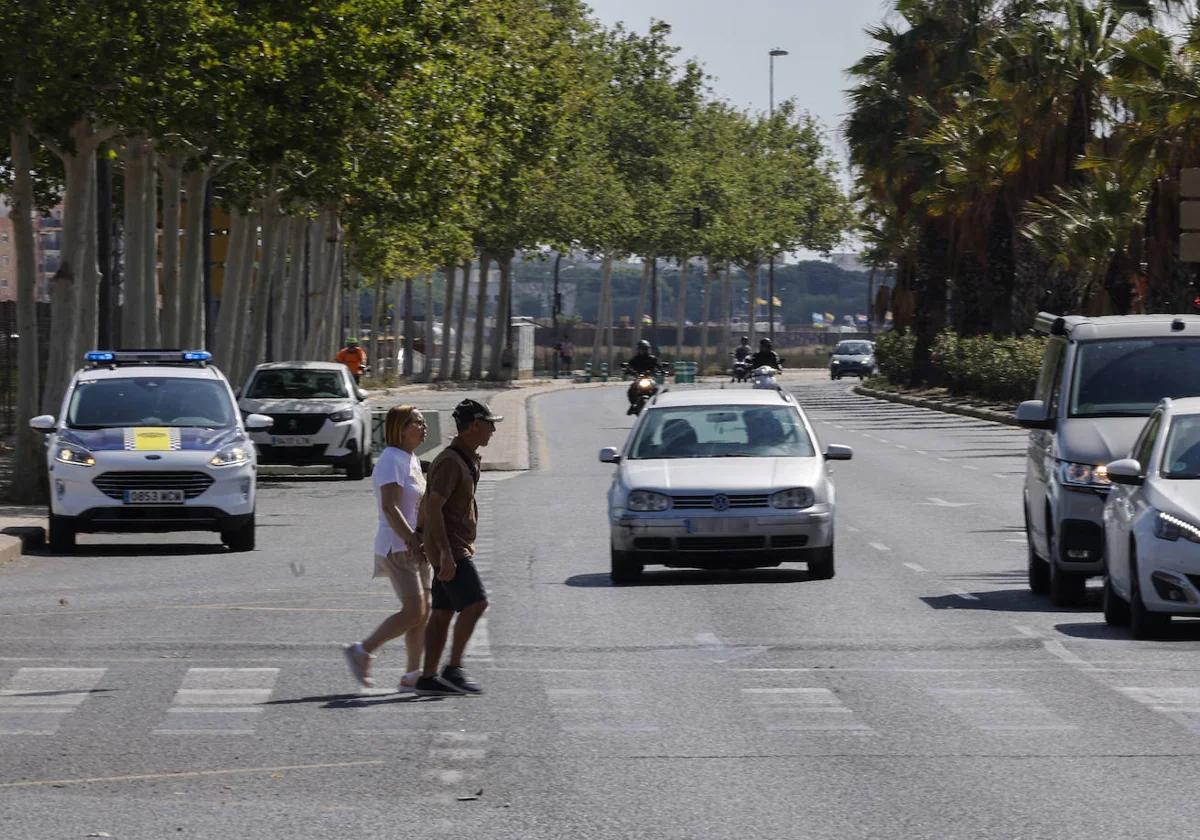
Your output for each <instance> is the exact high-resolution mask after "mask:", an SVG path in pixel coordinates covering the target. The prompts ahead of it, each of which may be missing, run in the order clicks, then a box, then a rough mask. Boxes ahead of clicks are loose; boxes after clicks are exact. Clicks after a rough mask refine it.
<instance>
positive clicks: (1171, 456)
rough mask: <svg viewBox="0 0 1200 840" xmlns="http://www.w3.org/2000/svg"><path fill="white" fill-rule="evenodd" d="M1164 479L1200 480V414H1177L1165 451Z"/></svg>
mask: <svg viewBox="0 0 1200 840" xmlns="http://www.w3.org/2000/svg"><path fill="white" fill-rule="evenodd" d="M1161 474H1162V477H1163V478H1173V479H1189V478H1200V414H1177V415H1176V416H1175V417H1174V418H1172V420H1171V430H1170V431H1169V432H1168V433H1167V448H1166V449H1164V450H1163V457H1162V470H1161Z"/></svg>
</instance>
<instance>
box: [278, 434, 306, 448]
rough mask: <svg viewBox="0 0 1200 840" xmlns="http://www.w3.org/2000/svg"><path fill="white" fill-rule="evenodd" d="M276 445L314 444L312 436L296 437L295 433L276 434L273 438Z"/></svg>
mask: <svg viewBox="0 0 1200 840" xmlns="http://www.w3.org/2000/svg"><path fill="white" fill-rule="evenodd" d="M271 443H272V444H273V445H275V446H312V438H306V437H296V436H295V435H276V436H275V437H273V438H271Z"/></svg>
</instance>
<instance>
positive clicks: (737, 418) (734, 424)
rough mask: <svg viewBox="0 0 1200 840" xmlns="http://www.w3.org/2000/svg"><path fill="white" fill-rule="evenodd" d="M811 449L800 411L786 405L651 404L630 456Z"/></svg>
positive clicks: (811, 452) (808, 452) (807, 453)
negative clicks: (675, 406) (661, 406)
mask: <svg viewBox="0 0 1200 840" xmlns="http://www.w3.org/2000/svg"><path fill="white" fill-rule="evenodd" d="M815 455H816V450H815V449H814V448H813V444H812V440H811V439H810V438H809V436H808V431H807V430H806V429H805V428H804V423H803V421H801V419H800V415H799V414H798V413H797V412H796V410H795V409H794V408H791V407H790V406H786V405H779V406H762V405H727V406H725V405H722V406H707V405H705V406H681V407H678V408H656V409H652V410H651V411H650V413H649V414H648V415H647V417H646V419H645V421H644V422H643V423H642V425H641V429H640V430H639V431H638V436H637V440H636V441H635V442H634V444H633V449H632V450H631V456H630V460H633V461H643V460H655V459H666V458H797V457H798V458H812V457H814V456H815Z"/></svg>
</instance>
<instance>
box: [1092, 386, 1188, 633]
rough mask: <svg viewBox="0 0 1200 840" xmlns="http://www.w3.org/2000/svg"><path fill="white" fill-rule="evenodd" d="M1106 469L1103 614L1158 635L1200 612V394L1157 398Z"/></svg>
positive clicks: (1112, 620)
mask: <svg viewBox="0 0 1200 840" xmlns="http://www.w3.org/2000/svg"><path fill="white" fill-rule="evenodd" d="M1107 473H1108V478H1109V479H1110V480H1111V481H1112V490H1111V491H1110V492H1109V494H1108V501H1107V502H1106V503H1105V506H1104V533H1105V540H1106V549H1107V554H1106V558H1107V565H1108V568H1107V577H1106V578H1105V582H1104V619H1105V621H1107V622H1108V623H1109V624H1110V625H1112V626H1123V625H1129V627H1130V629H1131V631H1132V632H1133V636H1134V638H1137V639H1150V638H1155V637H1157V636H1160V635H1162V634H1163V633H1164V632H1165V631H1166V629H1167V627H1168V626H1169V624H1170V621H1171V616H1172V615H1200V397H1188V398H1186V399H1179V400H1170V399H1167V400H1163V401H1162V402H1161V403H1159V404H1158V407H1157V408H1155V410H1154V412H1153V413H1152V414H1151V415H1150V419H1149V420H1147V421H1146V425H1145V427H1144V428H1143V429H1142V433H1141V435H1140V436H1139V437H1138V440H1137V443H1135V444H1134V447H1133V451H1132V452H1131V453H1130V456H1129V457H1128V458H1125V459H1122V460H1120V461H1113V462H1112V463H1110V464H1108V466H1107Z"/></svg>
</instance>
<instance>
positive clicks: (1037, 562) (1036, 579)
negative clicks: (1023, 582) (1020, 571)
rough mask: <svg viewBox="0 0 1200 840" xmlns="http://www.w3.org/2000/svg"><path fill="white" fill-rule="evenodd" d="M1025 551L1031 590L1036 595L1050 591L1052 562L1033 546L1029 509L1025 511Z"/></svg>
mask: <svg viewBox="0 0 1200 840" xmlns="http://www.w3.org/2000/svg"><path fill="white" fill-rule="evenodd" d="M1025 552H1026V554H1027V555H1028V556H1027V560H1026V563H1027V565H1028V574H1029V591H1030V592H1032V593H1033V594H1034V595H1045V594H1047V593H1048V592H1049V591H1050V564H1049V563H1047V562H1046V561H1045V560H1043V559H1042V558H1041V557H1038V554H1037V551H1035V550H1034V548H1033V534H1031V533H1030V532H1029V511H1028V510H1026V511H1025Z"/></svg>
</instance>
